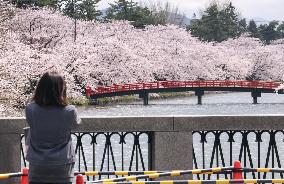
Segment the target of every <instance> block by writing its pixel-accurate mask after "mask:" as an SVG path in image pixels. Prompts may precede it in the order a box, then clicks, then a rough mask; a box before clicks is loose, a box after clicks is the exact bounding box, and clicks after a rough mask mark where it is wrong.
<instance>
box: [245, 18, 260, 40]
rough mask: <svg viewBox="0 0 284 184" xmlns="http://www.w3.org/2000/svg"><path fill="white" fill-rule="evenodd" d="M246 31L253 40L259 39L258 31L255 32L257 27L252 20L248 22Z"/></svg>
mask: <svg viewBox="0 0 284 184" xmlns="http://www.w3.org/2000/svg"><path fill="white" fill-rule="evenodd" d="M247 29H248V32H249V33H250V35H251V36H252V37H255V38H258V37H259V35H258V30H257V25H256V23H255V21H254V20H250V21H249V25H248V28H247Z"/></svg>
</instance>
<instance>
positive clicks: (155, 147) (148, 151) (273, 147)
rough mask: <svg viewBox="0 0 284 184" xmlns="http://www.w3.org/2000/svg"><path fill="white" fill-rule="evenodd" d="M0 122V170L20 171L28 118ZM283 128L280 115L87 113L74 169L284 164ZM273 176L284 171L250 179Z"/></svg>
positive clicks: (77, 141)
mask: <svg viewBox="0 0 284 184" xmlns="http://www.w3.org/2000/svg"><path fill="white" fill-rule="evenodd" d="M0 126H1V129H0V150H1V151H0V163H1V164H0V172H1V173H7V172H12V173H16V172H18V171H19V170H20V167H21V166H20V164H19V163H20V155H21V154H23V150H24V148H22V153H21V147H20V137H21V134H23V128H24V127H26V126H27V124H26V123H25V119H23V118H6V119H3V118H2V119H0ZM283 130H284V116H281V115H265V116H264V115H263V116H259V115H256V116H180V117H170V116H168V117H104V118H103V117H88V118H82V124H81V126H80V127H78V128H77V129H75V130H74V132H79V133H74V134H73V135H72V136H73V139H74V144H73V145H76V146H75V148H76V153H77V158H78V159H77V162H76V163H77V165H75V170H76V171H81V172H84V171H93V170H96V171H115V170H116V171H117V170H131V171H137V170H139V171H142V170H158V171H169V170H185V169H193V168H196V169H202V168H211V167H227V166H230V165H231V164H232V161H233V160H241V162H242V163H243V165H244V167H246V166H248V167H251V168H252V167H282V166H283V160H284V142H283V138H284V133H283ZM90 132H91V133H90ZM141 155H142V156H141ZM79 163H80V164H79ZM223 176H224V177H227V178H231V176H230V174H226V173H222V174H220V173H219V176H218V175H216V178H218V177H223ZM273 176H276V177H278V178H283V176H282V173H281V174H280V173H274V175H273V174H258V173H254V172H251V173H248V174H247V175H246V176H245V178H263V179H265V178H272V177H273ZM198 177H199V178H201V179H203V178H205V179H206V178H208V177H210V176H209V175H205V176H201V175H200V176H198ZM101 178H102V179H103V178H108V176H104V177H101ZM95 179H99V176H96V178H95ZM182 179H185V178H182ZM197 179H198V178H197ZM210 179H214V177H213V176H211V178H210ZM89 180H90V181H91V180H93V178H91V176H90V179H89ZM10 183H11V182H10Z"/></svg>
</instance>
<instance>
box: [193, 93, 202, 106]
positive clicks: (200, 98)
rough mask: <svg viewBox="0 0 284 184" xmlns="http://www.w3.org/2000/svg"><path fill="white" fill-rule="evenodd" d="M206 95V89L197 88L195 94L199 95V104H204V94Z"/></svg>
mask: <svg viewBox="0 0 284 184" xmlns="http://www.w3.org/2000/svg"><path fill="white" fill-rule="evenodd" d="M203 95H204V90H196V91H195V96H197V104H198V105H201V104H202V96H203Z"/></svg>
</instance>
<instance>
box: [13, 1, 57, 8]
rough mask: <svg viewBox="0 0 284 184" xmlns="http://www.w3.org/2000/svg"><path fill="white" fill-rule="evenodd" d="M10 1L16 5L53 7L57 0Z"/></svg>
mask: <svg viewBox="0 0 284 184" xmlns="http://www.w3.org/2000/svg"><path fill="white" fill-rule="evenodd" d="M12 2H13V3H14V4H16V5H17V6H18V7H26V6H29V5H33V6H38V7H44V6H50V7H54V8H55V7H56V5H57V0H12Z"/></svg>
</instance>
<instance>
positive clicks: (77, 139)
mask: <svg viewBox="0 0 284 184" xmlns="http://www.w3.org/2000/svg"><path fill="white" fill-rule="evenodd" d="M23 139H24V136H22V141H21V142H22V143H21V154H22V162H23V166H24V167H26V166H27V162H26V160H25V153H24V144H23ZM72 139H73V144H74V146H75V153H76V156H77V162H76V164H75V170H76V171H78V172H80V171H95V170H97V171H117V170H120V171H124V170H127V171H145V170H151V165H150V164H151V162H150V160H151V157H150V155H149V151H148V148H149V147H151V134H150V133H149V132H97V133H72ZM106 177H108V176H106ZM88 179H89V177H88ZM94 179H96V178H95V177H93V180H94ZM97 179H101V176H98V178H97Z"/></svg>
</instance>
